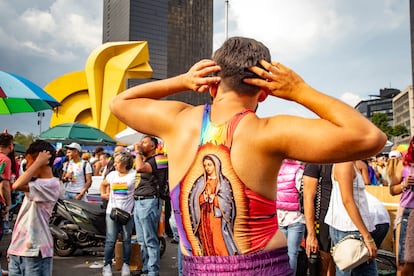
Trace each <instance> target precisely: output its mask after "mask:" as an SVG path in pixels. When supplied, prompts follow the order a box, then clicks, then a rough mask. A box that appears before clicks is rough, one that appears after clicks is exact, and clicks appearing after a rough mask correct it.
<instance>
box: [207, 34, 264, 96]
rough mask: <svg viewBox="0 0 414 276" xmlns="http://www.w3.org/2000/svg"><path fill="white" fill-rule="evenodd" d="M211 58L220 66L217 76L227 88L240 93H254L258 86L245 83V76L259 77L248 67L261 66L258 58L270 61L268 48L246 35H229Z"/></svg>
mask: <svg viewBox="0 0 414 276" xmlns="http://www.w3.org/2000/svg"><path fill="white" fill-rule="evenodd" d="M212 59H213V60H214V61H215V62H216V63H217V65H219V66H220V67H221V71H220V72H218V74H217V75H218V76H219V77H221V82H222V83H223V84H224V85H225V86H227V88H229V89H231V90H234V91H237V92H239V93H242V94H255V93H257V92H258V91H259V89H260V88H259V87H257V86H254V85H250V84H246V83H244V82H243V79H245V78H260V77H259V76H258V75H256V74H254V73H253V72H252V71H250V70H249V69H248V68H249V67H251V66H259V67H262V66H261V65H260V63H259V61H260V60H265V61H267V62H271V57H270V52H269V49H268V48H267V47H266V46H265V45H264V44H263V43H261V42H259V41H256V40H254V39H251V38H246V37H231V38H229V39H228V40H226V41H225V42H224V44H223V45H222V46H221V47H220V48H219V49H217V50H216V51H215V53H214V54H213V57H212Z"/></svg>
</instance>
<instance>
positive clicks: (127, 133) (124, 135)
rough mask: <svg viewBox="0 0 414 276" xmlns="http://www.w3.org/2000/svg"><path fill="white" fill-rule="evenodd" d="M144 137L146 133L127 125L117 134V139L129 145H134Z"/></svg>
mask: <svg viewBox="0 0 414 276" xmlns="http://www.w3.org/2000/svg"><path fill="white" fill-rule="evenodd" d="M143 137H144V134H142V133H141V132H138V131H136V130H134V129H132V128H130V127H127V128H126V129H124V130H123V131H121V132H119V133H117V134H116V135H115V141H117V142H120V143H123V144H127V145H133V144H135V143H138V142H139V141H141V140H142V138H143Z"/></svg>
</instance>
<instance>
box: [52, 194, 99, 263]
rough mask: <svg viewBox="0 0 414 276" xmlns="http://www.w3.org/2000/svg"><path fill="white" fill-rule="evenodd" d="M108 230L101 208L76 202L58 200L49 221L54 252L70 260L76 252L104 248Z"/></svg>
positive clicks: (79, 201) (97, 205)
mask: <svg viewBox="0 0 414 276" xmlns="http://www.w3.org/2000/svg"><path fill="white" fill-rule="evenodd" d="M105 228H106V225H105V209H103V208H102V206H101V204H97V203H88V202H85V201H81V200H74V199H64V200H62V199H59V200H58V201H57V202H56V205H55V208H54V210H53V213H52V216H51V218H50V221H49V229H50V232H51V233H52V236H53V241H54V250H55V253H56V255H58V256H61V257H66V256H70V255H71V254H72V253H73V252H74V251H75V250H76V249H85V248H87V249H90V248H93V247H104V246H105ZM102 251H103V250H102Z"/></svg>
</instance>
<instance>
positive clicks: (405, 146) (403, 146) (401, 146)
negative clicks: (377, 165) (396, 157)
mask: <svg viewBox="0 0 414 276" xmlns="http://www.w3.org/2000/svg"><path fill="white" fill-rule="evenodd" d="M407 149H408V144H406V143H404V144H399V145H398V146H396V147H395V150H398V151H399V152H405V151H407Z"/></svg>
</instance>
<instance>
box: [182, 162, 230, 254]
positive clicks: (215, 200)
mask: <svg viewBox="0 0 414 276" xmlns="http://www.w3.org/2000/svg"><path fill="white" fill-rule="evenodd" d="M202 166H203V174H202V175H201V176H200V177H199V178H198V179H197V180H196V181H195V182H194V184H193V187H192V189H191V192H190V195H189V208H190V215H191V218H192V219H191V220H192V230H193V233H194V235H195V236H196V237H197V239H198V242H199V244H200V247H201V250H202V255H205V256H229V255H235V254H237V252H238V249H237V246H236V244H235V242H234V238H233V234H234V220H235V215H236V208H235V202H234V196H233V190H232V187H231V184H230V182H229V180H228V179H227V178H226V177H225V176H224V175H223V174H222V171H221V162H220V160H219V159H218V157H217V156H216V155H214V154H208V155H205V156H204V157H203V158H202Z"/></svg>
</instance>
